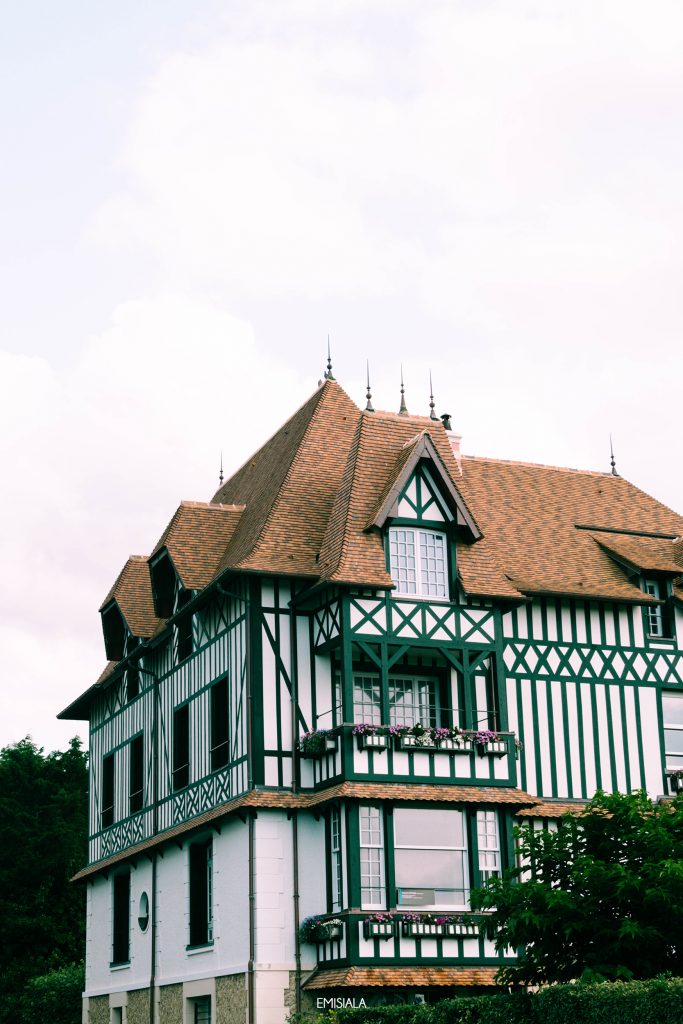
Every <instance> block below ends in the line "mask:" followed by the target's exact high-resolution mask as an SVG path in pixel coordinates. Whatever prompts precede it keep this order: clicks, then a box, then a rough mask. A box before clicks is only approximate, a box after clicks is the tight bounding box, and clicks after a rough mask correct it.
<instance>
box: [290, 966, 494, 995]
mask: <svg viewBox="0 0 683 1024" xmlns="http://www.w3.org/2000/svg"><path fill="white" fill-rule="evenodd" d="M497 970H498V968H497V967H336V968H335V967H332V968H327V969H326V968H324V967H319V968H317V970H315V971H314V972H313V974H312V975H311V976H310V978H307V979H306V981H305V982H304V984H303V988H305V989H309V990H310V991H312V992H315V991H317V990H318V989H325V988H356V989H360V988H364V987H367V988H374V987H377V986H382V987H383V988H408V987H410V988H415V987H418V988H432V987H433V986H442V985H443V986H454V985H458V986H468V987H473V988H474V987H478V986H482V985H486V986H488V985H495V984H496V972H497Z"/></svg>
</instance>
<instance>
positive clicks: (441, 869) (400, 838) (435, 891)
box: [394, 807, 469, 908]
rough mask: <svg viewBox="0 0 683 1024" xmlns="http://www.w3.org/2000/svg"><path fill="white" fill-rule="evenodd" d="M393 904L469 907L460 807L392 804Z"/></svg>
mask: <svg viewBox="0 0 683 1024" xmlns="http://www.w3.org/2000/svg"><path fill="white" fill-rule="evenodd" d="M394 858H395V873H396V903H397V906H413V907H435V908H437V907H467V905H468V902H469V872H468V861H467V834H466V831H465V815H464V814H463V812H462V811H451V810H446V811H442V810H432V809H431V808H430V809H429V810H423V809H422V808H403V807H402V808H398V807H397V808H396V809H395V810H394Z"/></svg>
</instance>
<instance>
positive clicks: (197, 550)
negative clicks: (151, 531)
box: [150, 501, 245, 590]
mask: <svg viewBox="0 0 683 1024" xmlns="http://www.w3.org/2000/svg"><path fill="white" fill-rule="evenodd" d="M244 509H245V506H244V505H222V504H216V503H212V502H200V501H183V502H181V503H180V505H179V506H178V508H177V510H176V512H175V514H174V516H173V518H172V519H171V521H170V523H169V524H168V526H167V527H166V529H165V530H164V532H163V533H162V535H161V537H160V538H159V541H158V543H157V544H156V546H155V548H154V551H153V552H152V555H151V556H150V557H153V556H154V555H155V554H156V553H157V552H158V551H161V549H162V548H166V550H167V551H168V553H169V555H170V556H171V559H172V561H173V564H174V566H175V568H176V571H177V573H178V575H179V576H180V579H181V582H182V584H183V586H184V587H185V588H186V589H187V590H201V589H202V588H203V587H205V586H206V585H207V584H208V583H210V582H211V580H212V579H213V577H214V576H215V574H216V570H217V569H218V566H219V564H220V561H221V559H222V557H223V555H224V554H225V549H226V547H227V546H228V543H229V542H230V539H231V538H232V536H233V534H234V532H235V530H236V528H237V524H238V523H239V521H240V517H241V515H242V513H243V512H244Z"/></svg>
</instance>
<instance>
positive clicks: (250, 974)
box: [218, 585, 256, 1024]
mask: <svg viewBox="0 0 683 1024" xmlns="http://www.w3.org/2000/svg"><path fill="white" fill-rule="evenodd" d="M218 589H219V591H221V592H223V588H222V587H221V586H220V585H219V588H218ZM251 620H252V609H251V601H247V602H246V616H245V624H244V628H245V634H246V649H245V652H244V657H245V662H246V665H245V667H246V680H245V685H246V688H247V695H246V696H247V730H246V731H247V792H251V790H252V789H253V788H254V765H253V756H252V743H251V728H252V705H251V643H252V636H251V632H252V621H251ZM248 823H249V832H248V842H249V883H248V884H249V961H248V963H247V1020H248V1024H255V1021H256V1007H255V1006H254V993H255V985H254V959H255V956H256V893H255V891H254V844H255V836H254V832H255V829H254V815H253V814H249V818H248Z"/></svg>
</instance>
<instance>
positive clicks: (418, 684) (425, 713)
mask: <svg viewBox="0 0 683 1024" xmlns="http://www.w3.org/2000/svg"><path fill="white" fill-rule="evenodd" d="M353 718H354V721H355V722H370V723H372V724H373V725H381V724H383V723H382V687H381V683H380V677H379V675H378V674H377V673H374V672H365V673H362V674H361V673H354V676H353ZM417 722H421V723H422V724H423V725H430V726H432V727H434V726H437V725H439V724H440V722H441V703H440V696H439V682H438V680H437V679H434V678H433V677H429V676H412V675H401V676H398V675H397V676H389V724H390V725H416V724H417Z"/></svg>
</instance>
